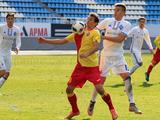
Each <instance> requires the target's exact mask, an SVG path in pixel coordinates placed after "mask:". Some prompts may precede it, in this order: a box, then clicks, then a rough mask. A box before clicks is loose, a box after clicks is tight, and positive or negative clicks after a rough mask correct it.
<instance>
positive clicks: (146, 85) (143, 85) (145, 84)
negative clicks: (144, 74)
mask: <svg viewBox="0 0 160 120" xmlns="http://www.w3.org/2000/svg"><path fill="white" fill-rule="evenodd" d="M139 86H140V87H151V86H153V84H150V83H148V82H143V83H142V85H139Z"/></svg>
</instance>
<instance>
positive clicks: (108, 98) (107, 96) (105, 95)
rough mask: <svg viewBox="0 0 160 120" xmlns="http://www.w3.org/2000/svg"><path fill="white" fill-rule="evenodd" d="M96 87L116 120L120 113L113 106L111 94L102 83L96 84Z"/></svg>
mask: <svg viewBox="0 0 160 120" xmlns="http://www.w3.org/2000/svg"><path fill="white" fill-rule="evenodd" d="M95 88H96V91H97V92H98V93H99V94H100V95H101V97H102V99H103V101H104V102H105V103H106V104H107V105H108V107H109V110H110V112H111V115H112V119H113V120H116V119H117V118H118V114H117V112H116V110H115V108H114V106H113V103H112V99H111V96H110V94H109V93H107V92H105V90H104V88H103V85H102V84H97V85H95Z"/></svg>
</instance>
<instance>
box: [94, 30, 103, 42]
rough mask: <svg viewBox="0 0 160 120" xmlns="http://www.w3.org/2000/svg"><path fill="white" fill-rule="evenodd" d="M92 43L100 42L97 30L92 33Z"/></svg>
mask: <svg viewBox="0 0 160 120" xmlns="http://www.w3.org/2000/svg"><path fill="white" fill-rule="evenodd" d="M93 41H94V42H98V43H100V41H101V35H100V32H99V30H95V31H94V34H93Z"/></svg>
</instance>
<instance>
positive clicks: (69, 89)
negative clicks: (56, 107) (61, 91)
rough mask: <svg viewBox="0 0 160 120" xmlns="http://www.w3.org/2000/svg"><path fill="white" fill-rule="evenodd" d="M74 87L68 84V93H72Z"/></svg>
mask: <svg viewBox="0 0 160 120" xmlns="http://www.w3.org/2000/svg"><path fill="white" fill-rule="evenodd" d="M73 90H74V89H73V88H72V87H70V86H68V87H67V88H66V93H67V94H71V93H73Z"/></svg>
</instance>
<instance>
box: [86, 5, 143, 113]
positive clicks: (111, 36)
mask: <svg viewBox="0 0 160 120" xmlns="http://www.w3.org/2000/svg"><path fill="white" fill-rule="evenodd" d="M125 12H126V6H125V4H123V3H116V4H115V8H114V18H106V19H104V20H102V21H101V22H100V23H99V25H98V26H97V28H98V29H100V30H106V31H105V36H104V37H103V39H104V40H103V47H104V48H103V50H102V52H101V58H100V71H101V78H102V81H103V83H104V81H105V79H106V77H107V76H108V73H109V71H110V70H111V69H112V71H113V72H115V73H116V74H118V75H120V76H121V78H122V79H123V81H124V84H125V90H126V93H127V96H128V99H129V111H130V112H135V113H137V114H141V113H142V112H141V111H140V110H139V109H138V108H137V107H136V105H135V101H134V97H133V92H132V84H131V77H130V74H129V69H128V67H127V63H126V61H125V59H124V56H123V42H124V40H125V39H126V37H127V36H128V31H129V30H130V29H131V24H130V23H129V22H127V21H125V20H124V19H123V16H124V15H125ZM96 96H97V92H96V90H95V89H94V90H93V93H92V98H91V101H90V104H89V107H88V115H92V114H93V109H94V104H95V100H96Z"/></svg>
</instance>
